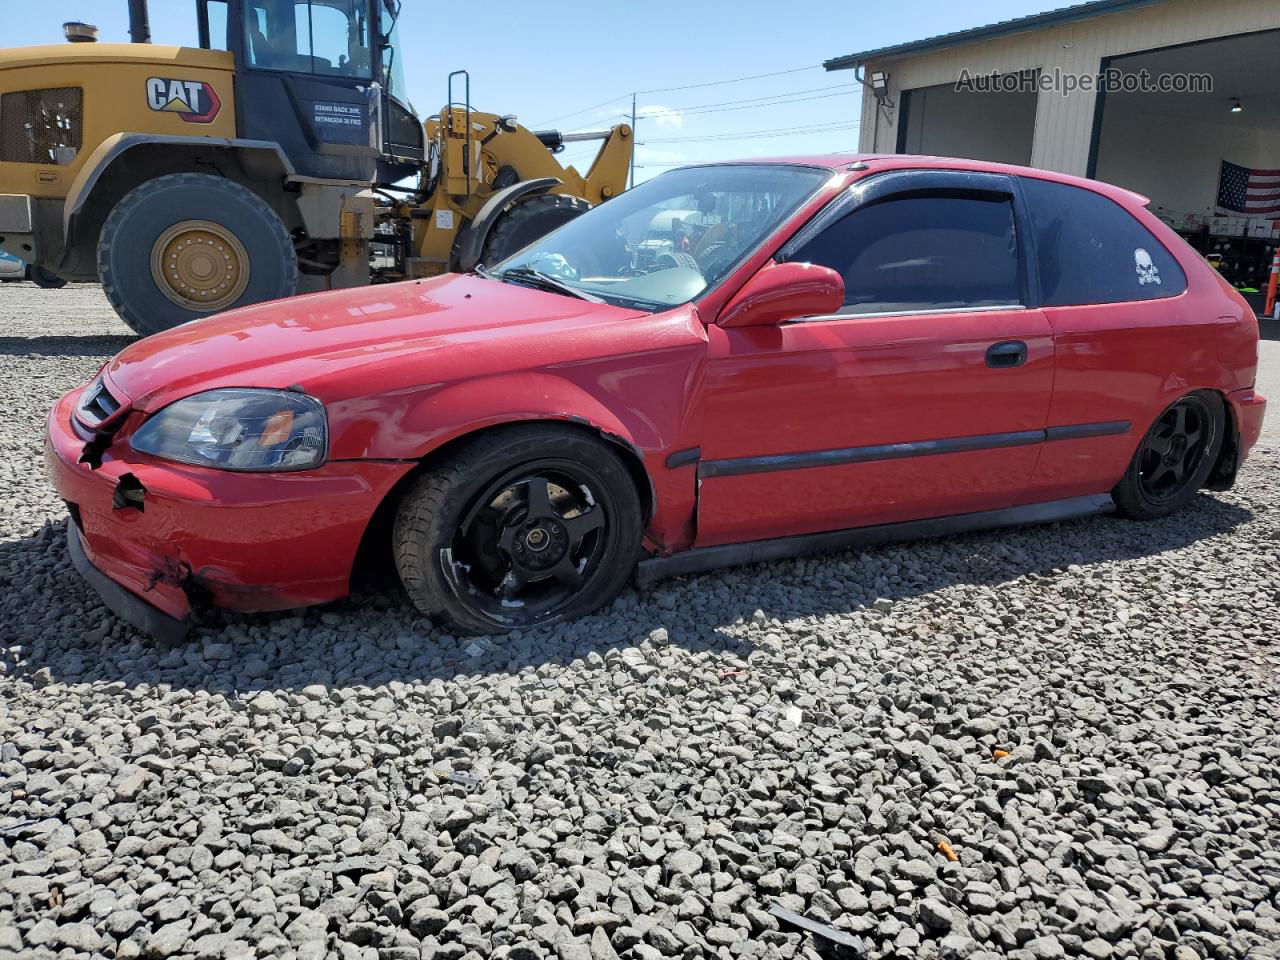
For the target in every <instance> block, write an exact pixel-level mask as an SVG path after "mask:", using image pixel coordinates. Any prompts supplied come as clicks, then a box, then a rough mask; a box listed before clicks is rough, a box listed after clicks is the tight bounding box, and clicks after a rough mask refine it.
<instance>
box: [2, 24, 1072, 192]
mask: <svg viewBox="0 0 1280 960" xmlns="http://www.w3.org/2000/svg"><path fill="white" fill-rule="evenodd" d="M1065 2H1066V0H982V2H981V3H956V2H955V0H894V2H891V3H874V2H865V0H864V2H860V3H859V2H851V0H803V2H792V3H779V2H778V0H682V2H675V3H671V2H668V3H661V4H654V5H652V6H651V5H649V4H647V3H640V2H631V3H619V2H616V0H601V2H599V3H596V4H587V3H570V4H530V3H528V2H527V0H494V2H490V3H487V4H484V5H483V6H482V8H481V9H480V10H479V11H477V9H476V7H475V6H474V5H472V4H456V3H450V4H444V3H433V2H430V0H404V9H403V13H402V15H401V20H400V32H401V45H402V48H403V49H402V51H401V56H403V57H404V60H403V63H404V65H405V69H406V74H407V81H408V86H409V93H410V97H411V99H412V100H413V103H414V106H415V107H416V109H417V111H418V113H419V115H421V116H426V115H428V114H431V113H434V112H436V111H437V110H439V109H440V107H441V106H442V105H443V104H444V101H445V98H446V91H445V79H446V77H447V75H448V73H449V72H450V71H451V70H457V69H466V70H469V71H470V73H471V99H472V106H473V107H474V108H476V109H478V110H485V111H490V112H493V113H502V114H507V113H513V114H515V115H516V116H517V117H518V119H519V120H520V122H521V123H523V124H525V125H526V126H529V127H532V128H533V129H548V128H557V129H561V130H565V131H570V130H583V129H587V130H592V129H601V128H604V127H608V126H610V125H611V124H613V123H616V122H619V121H621V120H623V119H629V114H630V111H631V93H632V91H639V93H638V96H637V107H638V111H637V112H638V114H639V121H638V123H637V128H638V130H637V137H636V141H637V155H636V163H637V167H638V169H637V171H636V179H637V180H638V181H639V180H644V179H648V177H650V176H652V175H654V174H657V173H661V172H662V171H663V170H665V169H669V168H670V167H671V166H675V165H679V164H683V163H694V162H704V161H708V160H724V159H732V158H737V157H751V156H775V155H780V154H801V153H830V152H834V151H839V150H853V149H856V147H857V145H858V130H857V122H858V117H859V113H860V107H861V101H860V92H859V90H858V88H857V86H856V83H855V81H854V76H853V71H851V70H841V71H836V72H827V71H825V70H823V69H822V67H821V63H822V61H823V60H826V59H830V58H831V57H837V56H841V55H843V54H847V53H853V52H856V51H859V50H867V49H871V48H874V47H880V46H885V45H887V44H892V43H901V42H904V41H910V40H918V39H921V38H923V37H926V36H933V35H936V34H939V33H948V32H950V31H952V30H961V29H965V28H967V27H975V26H981V25H983V24H988V23H993V22H995V21H998V20H1007V19H1009V18H1011V17H1020V16H1025V15H1027V14H1031V13H1037V12H1040V11H1043V10H1047V9H1052V8H1054V7H1059V6H1063V5H1064V4H1065ZM127 7H128V4H127V3H126V0H43V2H41V3H39V4H32V3H31V2H30V0H0V24H3V25H4V26H3V30H2V31H0V33H2V34H3V37H2V38H0V44H3V46H5V47H13V46H25V45H28V44H35V43H57V42H61V41H62V23H63V21H66V20H85V21H88V22H90V23H94V24H96V25H97V26H98V27H99V28H100V30H101V34H100V37H101V39H102V40H103V41H127V40H128V16H127V12H126V11H127ZM531 11H536V12H531ZM151 32H152V36H153V38H154V39H155V41H156V42H158V43H180V44H187V45H191V46H194V45H195V43H196V26H195V0H151ZM766 74H768V76H762V75H766ZM741 77H755V78H756V79H751V80H744V81H741V82H730V83H725V82H722V81H730V80H736V79H737V78H741ZM680 88H683V89H680ZM607 98H612V99H607ZM594 152H595V147H594V146H593V145H591V144H583V145H577V144H573V145H570V146H569V148H568V149H567V150H566V151H565V152H564V153H563V154H562V155H561V156H560V160H561V161H562V162H565V163H575V164H577V165H578V166H579V169H581V170H585V169H586V167H587V166H588V165H589V164H590V162H591V158H592V156H593V155H594Z"/></svg>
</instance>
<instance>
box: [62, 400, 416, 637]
mask: <svg viewBox="0 0 1280 960" xmlns="http://www.w3.org/2000/svg"><path fill="white" fill-rule="evenodd" d="M80 393H81V391H80V390H75V391H72V392H71V393H69V394H67V395H66V396H64V397H63V398H62V399H61V400H60V401H59V402H58V404H57V405H56V406H55V407H54V409H53V410H52V411H51V413H50V414H49V419H48V424H47V433H46V441H45V460H46V465H47V468H48V471H49V476H50V478H51V479H52V481H53V484H54V486H55V487H56V488H57V490H58V494H59V495H60V496H61V497H62V499H63V500H64V501H65V502H66V503H67V505H68V509H69V511H70V513H71V520H72V522H71V530H70V533H69V537H70V548H71V555H72V559H73V560H75V562H76V567H77V569H78V570H80V572H81V574H82V575H84V576H85V578H86V579H87V580H88V581H89V582H90V583H91V584H92V585H93V586H94V587H95V589H97V590H98V592H99V593H100V594H101V595H102V597H103V600H104V601H105V602H106V604H107V606H108V607H110V608H111V609H112V610H113V611H114V612H115V613H117V614H118V615H119V616H121V617H122V618H123V619H124V620H126V621H128V622H130V623H132V624H134V625H135V626H137V627H139V628H140V629H142V630H145V631H146V632H147V633H151V634H153V635H156V636H160V635H162V634H163V635H166V636H170V637H176V636H180V635H181V633H184V632H185V629H186V625H187V624H189V623H190V620H191V616H192V611H193V608H197V607H201V606H206V605H207V606H215V607H224V608H227V609H231V610H237V611H241V612H244V613H252V612H260V611H268V610H286V609H292V608H294V607H303V606H308V605H310V604H316V603H325V602H328V601H330V600H335V599H338V598H339V597H342V596H345V595H346V594H347V593H348V592H349V591H350V581H351V571H352V565H353V563H354V561H355V557H356V554H357V551H358V549H359V546H360V543H361V540H362V538H363V536H364V534H365V531H366V530H367V529H368V525H369V521H370V518H371V517H372V516H373V514H374V511H375V510H376V509H377V507H378V505H379V504H380V503H381V502H382V500H383V499H384V498H385V496H386V495H387V493H388V492H390V490H391V489H392V487H393V486H394V485H395V484H396V482H397V481H398V480H399V479H400V478H401V477H403V476H404V475H405V474H406V473H407V472H408V471H409V470H410V469H411V468H412V464H407V463H389V462H375V461H350V462H336V463H328V464H325V465H324V466H322V467H320V468H318V469H316V470H308V471H302V472H298V473H285V474H266V473H233V472H229V471H222V470H213V469H209V468H205V467H193V466H186V465H184V464H179V463H173V462H170V461H166V460H160V459H158V458H155V457H150V456H147V455H145V454H141V453H138V452H137V451H134V450H133V449H132V448H131V447H130V446H129V443H128V434H129V433H130V432H131V427H132V428H136V423H133V424H130V423H129V422H128V421H127V420H126V425H125V426H123V427H122V428H121V429H120V430H119V432H118V433H117V434H115V435H114V436H113V437H110V438H108V440H107V441H102V440H101V438H100V437H99V438H95V437H94V435H93V434H92V433H87V432H86V430H85V428H84V427H83V426H82V425H79V424H77V423H76V422H75V421H74V419H73V418H74V417H75V410H76V400H77V399H78V398H79V396H80ZM137 416H139V417H140V416H141V415H137ZM95 443H96V446H95ZM86 448H91V449H89V450H87V449H86ZM77 555H79V556H77Z"/></svg>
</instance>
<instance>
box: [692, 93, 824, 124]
mask: <svg viewBox="0 0 1280 960" xmlns="http://www.w3.org/2000/svg"><path fill="white" fill-rule="evenodd" d="M847 95H848V91H845V90H838V91H836V92H835V93H822V94H816V95H815V96H812V97H790V98H788V99H786V100H774V101H771V102H769V103H748V104H745V105H743V106H739V107H716V108H714V109H710V110H680V111H676V112H678V113H679V114H680V116H682V117H697V116H701V115H702V114H704V113H729V112H730V111H733V110H761V109H763V108H765V107H781V106H783V105H785V104H788V103H804V102H806V101H809V100H829V99H831V98H832V97H843V96H847Z"/></svg>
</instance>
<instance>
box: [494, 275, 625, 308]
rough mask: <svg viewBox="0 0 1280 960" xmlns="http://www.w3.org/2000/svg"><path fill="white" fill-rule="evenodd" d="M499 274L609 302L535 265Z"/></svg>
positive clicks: (576, 295)
mask: <svg viewBox="0 0 1280 960" xmlns="http://www.w3.org/2000/svg"><path fill="white" fill-rule="evenodd" d="M497 276H498V278H499V279H501V280H507V279H511V280H516V281H519V282H521V283H527V284H529V285H530V286H535V287H541V288H542V289H543V290H551V291H554V292H555V293H563V294H565V295H566V296H570V297H577V298H578V299H579V300H586V301H587V302H588V303H605V302H607V301H605V300H604V298H603V297H597V296H595V295H594V294H590V293H587V292H586V291H585V290H579V289H578V288H577V287H575V286H572V285H571V284H568V283H565V282H564V281H563V280H557V279H556V278H555V277H553V276H551V275H550V274H546V273H543V272H542V271H541V270H535V269H533V267H512V268H511V269H509V270H503V271H502V273H500V274H497Z"/></svg>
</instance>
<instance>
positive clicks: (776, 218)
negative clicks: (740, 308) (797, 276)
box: [492, 164, 831, 309]
mask: <svg viewBox="0 0 1280 960" xmlns="http://www.w3.org/2000/svg"><path fill="white" fill-rule="evenodd" d="M830 176H831V174H830V172H829V171H826V170H817V169H813V168H811V167H795V166H782V165H780V164H768V165H765V164H761V165H759V166H750V165H745V164H741V165H740V164H734V165H726V166H709V167H690V168H686V169H683V170H673V171H672V172H670V173H664V174H663V175H662V176H660V177H655V178H654V179H652V180H650V181H648V182H647V183H642V184H640V185H639V186H638V187H636V188H634V189H632V190H629V191H627V192H626V193H624V194H622V195H621V196H618V197H615V198H614V199H612V200H610V201H608V202H607V203H603V204H601V205H600V206H598V207H595V208H593V209H591V210H589V211H588V212H587V213H584V214H583V215H582V216H580V217H578V218H577V219H576V220H572V221H570V222H569V223H567V224H565V225H564V226H563V227H561V228H560V229H558V230H556V231H554V232H552V233H550V234H548V235H547V236H545V237H543V238H542V239H541V240H539V241H537V242H536V243H534V244H533V245H532V246H529V247H526V248H524V249H523V250H521V251H520V252H519V253H517V254H516V255H515V256H512V257H509V258H508V259H506V260H504V261H503V262H502V263H500V264H498V265H497V266H496V267H495V268H494V270H493V271H492V272H493V273H494V274H495V275H497V276H499V277H502V278H503V279H510V280H512V281H516V282H520V281H521V280H522V279H527V278H528V276H529V275H528V273H527V271H536V272H537V273H539V274H542V275H543V276H545V277H549V278H553V279H554V280H556V281H558V282H559V283H560V284H562V285H567V286H570V287H572V288H574V289H575V290H579V291H582V292H584V293H587V294H590V295H593V296H596V297H599V298H601V299H603V300H605V301H606V302H609V303H617V304H627V305H638V306H642V307H648V308H653V309H664V308H666V307H671V306H675V305H677V304H681V303H687V302H688V301H690V300H692V299H694V298H695V297H697V296H698V295H700V294H701V293H703V292H704V291H705V290H708V289H710V288H711V287H713V286H715V285H716V284H717V283H719V282H720V281H721V280H722V279H724V277H725V276H727V275H728V274H729V273H730V271H732V270H733V269H734V268H735V267H736V266H737V265H738V264H739V263H740V262H741V261H742V260H743V259H744V258H745V257H746V256H747V255H748V254H749V253H751V251H753V250H754V249H755V248H756V247H757V246H759V245H760V243H761V242H763V240H764V239H765V238H766V237H767V236H768V235H769V234H770V233H771V232H772V231H773V230H775V229H776V228H777V227H778V226H779V225H780V224H781V223H782V222H783V221H784V220H785V219H786V218H787V217H789V216H790V215H791V214H792V213H794V212H795V210H796V209H797V208H798V207H799V206H800V204H801V203H802V202H803V201H804V200H806V199H807V198H808V197H809V196H811V195H812V194H813V192H814V191H815V190H817V189H818V188H819V187H820V186H821V185H822V184H823V183H825V182H826V181H827V179H829V178H830ZM522 272H523V277H522ZM508 274H510V277H508V276H507V275H508Z"/></svg>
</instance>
